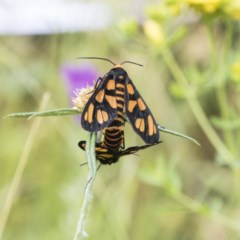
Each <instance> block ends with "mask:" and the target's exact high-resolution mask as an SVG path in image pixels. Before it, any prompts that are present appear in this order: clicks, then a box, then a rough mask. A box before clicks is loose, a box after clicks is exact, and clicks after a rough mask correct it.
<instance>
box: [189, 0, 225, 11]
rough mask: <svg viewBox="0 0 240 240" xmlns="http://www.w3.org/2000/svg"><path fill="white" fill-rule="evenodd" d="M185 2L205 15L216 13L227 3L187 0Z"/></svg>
mask: <svg viewBox="0 0 240 240" xmlns="http://www.w3.org/2000/svg"><path fill="white" fill-rule="evenodd" d="M185 2H186V3H187V4H188V5H189V6H192V7H194V8H196V9H198V10H200V11H203V12H205V13H214V12H216V11H217V10H219V9H220V7H221V6H222V5H223V4H224V3H225V2H226V0H185Z"/></svg>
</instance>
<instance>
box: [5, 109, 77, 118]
mask: <svg viewBox="0 0 240 240" xmlns="http://www.w3.org/2000/svg"><path fill="white" fill-rule="evenodd" d="M76 114H81V112H79V111H78V110H76V109H73V108H59V109H53V110H48V111H44V112H20V113H11V114H8V115H7V116H5V118H9V117H16V118H26V117H27V118H29V119H31V118H32V117H48V116H63V115H76Z"/></svg>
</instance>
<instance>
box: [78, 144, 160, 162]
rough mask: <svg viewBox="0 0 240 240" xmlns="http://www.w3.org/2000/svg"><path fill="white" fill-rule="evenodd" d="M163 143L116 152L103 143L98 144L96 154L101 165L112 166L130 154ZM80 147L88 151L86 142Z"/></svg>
mask: <svg viewBox="0 0 240 240" xmlns="http://www.w3.org/2000/svg"><path fill="white" fill-rule="evenodd" d="M159 143H161V142H156V143H154V144H149V145H143V146H134V147H129V148H127V149H125V150H114V149H111V148H106V147H104V146H103V145H102V143H96V146H95V154H96V158H97V159H98V160H99V162H100V163H101V164H104V165H106V164H109V165H110V164H112V163H116V162H117V161H118V160H119V158H120V157H123V156H127V155H130V154H135V153H136V152H138V151H139V150H143V149H146V148H149V147H152V146H154V145H157V144H159ZM78 146H79V147H80V148H81V149H82V150H84V151H85V149H86V141H80V142H79V143H78Z"/></svg>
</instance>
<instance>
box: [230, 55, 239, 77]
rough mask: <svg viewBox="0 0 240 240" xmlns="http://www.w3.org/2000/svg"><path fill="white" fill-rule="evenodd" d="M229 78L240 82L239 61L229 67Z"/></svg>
mask: <svg viewBox="0 0 240 240" xmlns="http://www.w3.org/2000/svg"><path fill="white" fill-rule="evenodd" d="M231 78H232V80H233V81H235V82H240V60H238V61H236V62H235V63H233V65H232V67H231Z"/></svg>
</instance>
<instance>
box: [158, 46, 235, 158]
mask: <svg viewBox="0 0 240 240" xmlns="http://www.w3.org/2000/svg"><path fill="white" fill-rule="evenodd" d="M162 57H163V59H164V61H165V63H166V64H167V66H168V68H169V69H170V71H171V73H172V74H173V76H174V78H175V80H176V81H177V82H178V83H179V84H180V85H181V86H182V87H184V88H186V89H188V91H186V100H187V102H188V104H189V107H190V109H191V110H192V112H193V114H194V116H195V118H196V120H197V122H198V124H199V125H200V127H201V128H202V130H203V131H204V133H205V134H206V136H207V137H208V139H209V141H210V142H211V143H212V145H213V146H214V147H215V149H216V151H217V152H218V153H220V154H221V155H222V157H223V158H224V159H225V160H226V161H229V159H233V156H232V154H231V152H230V151H229V150H228V148H227V147H226V146H225V144H224V142H223V141H222V140H221V139H220V138H219V136H218V135H217V133H216V131H215V130H214V129H213V127H212V126H211V124H210V122H209V120H208V117H207V116H206V114H205V112H204V111H203V109H202V107H201V105H200V103H199V101H198V99H197V97H196V94H195V93H194V91H192V90H191V89H190V88H189V84H188V80H187V78H186V77H185V75H184V73H183V72H182V70H181V68H180V66H179V65H178V63H177V62H176V61H175V59H174V57H173V55H172V53H171V51H170V50H169V49H167V48H165V49H164V50H163V51H162Z"/></svg>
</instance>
